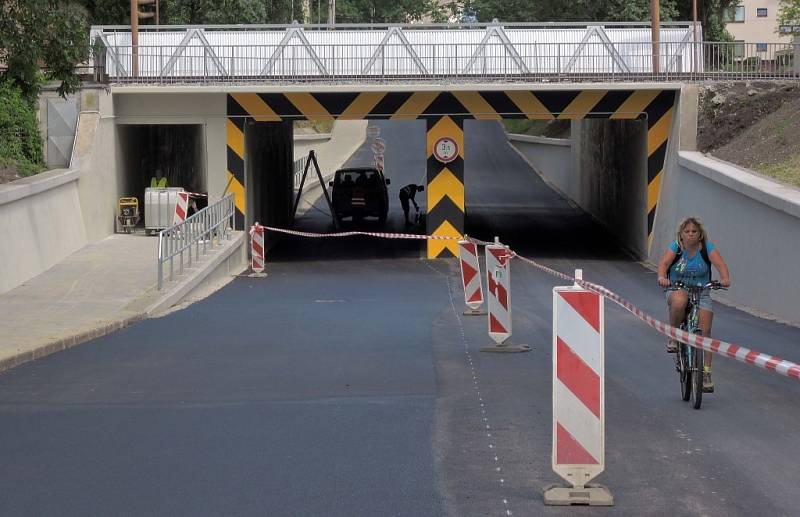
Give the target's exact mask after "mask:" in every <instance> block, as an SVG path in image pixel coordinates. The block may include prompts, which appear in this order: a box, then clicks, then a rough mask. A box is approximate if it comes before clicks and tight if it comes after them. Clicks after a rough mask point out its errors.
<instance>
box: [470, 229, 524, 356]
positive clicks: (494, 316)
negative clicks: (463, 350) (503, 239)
mask: <svg viewBox="0 0 800 517" xmlns="http://www.w3.org/2000/svg"><path fill="white" fill-rule="evenodd" d="M513 256H514V254H513V252H512V251H511V250H509V249H508V247H506V246H503V245H502V244H500V243H499V242H496V243H495V244H490V245H488V246H486V285H487V291H488V292H489V294H488V298H489V299H488V307H489V311H488V312H489V317H488V323H489V336H490V337H491V338H492V339H493V340H494V342H495V343H496V345H493V346H487V347H483V348H481V352H529V351H530V350H531V347H530V346H528V345H507V344H506V343H505V342H506V341H507V340H508V338H509V337H511V258H512V257H513Z"/></svg>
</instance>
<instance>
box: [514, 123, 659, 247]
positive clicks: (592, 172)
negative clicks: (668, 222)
mask: <svg viewBox="0 0 800 517" xmlns="http://www.w3.org/2000/svg"><path fill="white" fill-rule="evenodd" d="M646 138H647V132H646V128H645V126H644V123H643V122H640V121H636V120H602V119H585V120H576V121H573V122H572V139H569V140H568V139H556V138H543V137H535V136H526V135H509V141H510V142H511V144H512V145H513V146H514V147H515V148H516V149H517V151H518V152H520V154H522V155H523V156H524V157H525V159H526V160H527V161H528V163H530V164H531V166H532V167H533V169H534V170H535V171H536V172H537V173H538V174H539V175H540V176H541V177H542V178H543V179H544V180H545V181H547V183H548V184H550V185H551V186H553V187H554V188H555V189H556V190H558V191H559V192H561V194H563V195H564V196H566V197H567V198H569V199H570V200H571V201H572V202H573V203H575V204H576V205H578V206H579V207H581V208H582V209H583V210H585V211H586V212H587V213H589V214H590V215H592V216H593V217H594V218H595V219H597V220H598V221H600V222H601V223H602V224H603V225H604V226H606V227H607V228H608V230H609V231H610V232H611V233H612V234H613V235H615V236H616V238H617V239H618V240H619V241H620V243H621V244H622V245H623V246H625V247H626V248H627V249H629V250H630V251H631V252H633V253H634V254H635V255H636V256H638V257H641V258H644V257H646V256H647V218H646V217H645V216H644V214H646V213H647V212H646V206H647V172H646V171H647V159H646V156H645V152H646V151H645V147H646V146H645V142H646Z"/></svg>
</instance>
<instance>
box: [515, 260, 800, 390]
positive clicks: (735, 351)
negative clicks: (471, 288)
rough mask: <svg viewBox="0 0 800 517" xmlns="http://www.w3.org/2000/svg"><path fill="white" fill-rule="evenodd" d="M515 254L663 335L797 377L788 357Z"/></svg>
mask: <svg viewBox="0 0 800 517" xmlns="http://www.w3.org/2000/svg"><path fill="white" fill-rule="evenodd" d="M516 257H517V258H519V259H520V260H522V261H524V262H526V263H528V264H530V265H532V266H534V267H536V268H538V269H541V270H542V271H545V272H546V273H549V274H551V275H554V276H557V277H559V278H563V279H564V280H569V281H571V282H576V283H577V284H578V285H580V286H581V287H583V288H585V289H588V290H590V291H594V292H596V293H597V294H599V295H602V296H604V297H606V298H608V299H609V300H611V301H612V302H614V303H616V304H617V305H619V306H621V307H622V308H624V309H625V310H627V311H628V312H630V313H631V314H633V315H634V316H636V317H637V318H638V319H640V320H641V321H643V322H644V323H645V324H647V325H648V326H650V327H652V328H654V329H656V330H657V331H659V332H661V333H662V334H664V335H665V336H669V337H672V338H675V339H677V340H678V341H681V342H682V343H686V344H689V345H693V346H695V347H697V348H702V349H703V350H707V351H709V352H713V353H716V354H720V355H724V356H726V357H730V358H732V359H736V360H737V361H739V362H742V363H746V364H751V365H753V366H757V367H759V368H762V369H764V370H769V371H772V372H775V373H778V374H780V375H784V376H786V377H792V378H794V379H798V380H800V364H797V363H793V362H791V361H787V360H785V359H781V358H780V357H775V356H773V355H769V354H762V353H761V352H756V351H753V350H750V349H749V348H745V347H743V346H739V345H734V344H732V343H728V342H725V341H721V340H719V339H713V338H708V337H703V336H698V335H697V334H690V333H688V332H686V331H684V330H681V329H679V328H675V327H673V326H672V325H668V324H666V323H664V322H663V321H659V320H657V319H656V318H654V317H652V316H650V315H649V314H647V313H645V312H644V311H642V310H641V309H639V308H637V307H636V306H635V305H633V304H632V303H631V302H629V301H628V300H626V299H625V298H623V297H621V296H619V295H618V294H616V293H614V292H613V291H610V290H608V289H606V288H605V287H603V286H601V285H598V284H594V283H592V282H587V281H585V280H576V279H575V278H573V277H571V276H569V275H565V274H564V273H560V272H558V271H556V270H554V269H550V268H548V267H546V266H543V265H541V264H539V263H537V262H535V261H533V260H531V259H528V258H525V257H522V256H520V255H516Z"/></svg>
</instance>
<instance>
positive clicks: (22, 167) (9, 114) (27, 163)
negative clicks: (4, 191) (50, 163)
mask: <svg viewBox="0 0 800 517" xmlns="http://www.w3.org/2000/svg"><path fill="white" fill-rule="evenodd" d="M34 106H35V105H34V103H33V102H32V101H31V99H30V98H26V97H25V96H24V95H23V94H22V91H21V90H20V88H19V87H18V86H17V85H15V84H13V83H12V82H10V81H0V166H3V167H7V166H11V167H14V168H17V169H18V170H19V171H20V173H21V174H22V175H23V176H28V175H30V174H34V173H36V172H39V171H40V170H41V169H42V168H43V167H44V157H43V155H42V137H41V136H40V135H39V124H38V122H37V120H36V109H35V107H34Z"/></svg>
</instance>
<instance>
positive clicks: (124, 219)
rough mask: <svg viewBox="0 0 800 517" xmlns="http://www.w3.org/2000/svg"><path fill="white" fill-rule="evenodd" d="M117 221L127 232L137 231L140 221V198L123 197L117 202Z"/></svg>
mask: <svg viewBox="0 0 800 517" xmlns="http://www.w3.org/2000/svg"><path fill="white" fill-rule="evenodd" d="M117 221H119V225H120V226H121V227H122V229H123V230H124V231H125V233H133V232H134V231H136V224H137V223H138V222H139V200H138V199H137V198H135V197H121V198H119V201H118V202H117Z"/></svg>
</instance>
